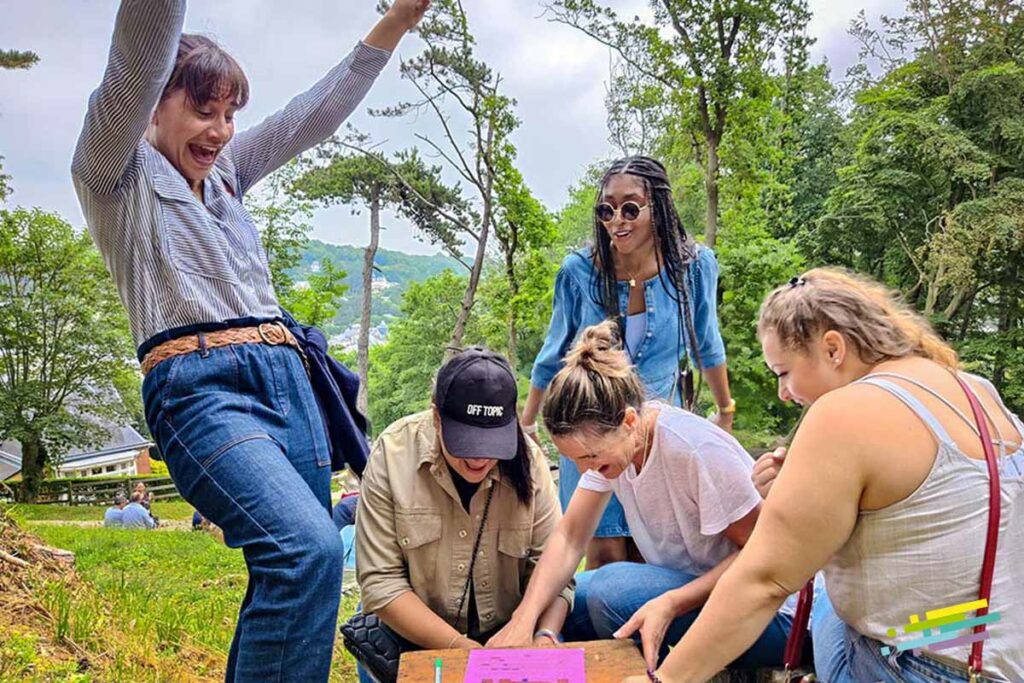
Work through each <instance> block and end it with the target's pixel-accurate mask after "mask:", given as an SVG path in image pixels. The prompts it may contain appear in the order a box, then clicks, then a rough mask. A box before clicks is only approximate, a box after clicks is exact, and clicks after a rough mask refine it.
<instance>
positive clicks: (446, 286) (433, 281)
mask: <svg viewBox="0 0 1024 683" xmlns="http://www.w3.org/2000/svg"><path fill="white" fill-rule="evenodd" d="M465 289H466V278H465V277H458V276H457V275H455V273H453V272H452V271H450V270H446V271H444V272H442V273H441V274H440V275H436V276H434V277H432V278H429V279H427V280H424V281H423V282H420V283H413V284H412V285H410V287H409V289H408V291H406V293H405V296H404V297H403V299H402V314H403V315H402V318H400V319H399V320H398V321H397V322H395V324H394V325H392V326H391V333H390V335H389V339H388V343H387V344H383V345H381V346H375V347H374V348H372V349H370V361H371V362H370V395H371V396H373V401H372V402H371V403H370V421H371V423H372V424H373V426H374V431H379V430H381V429H384V428H385V427H387V426H388V425H389V424H391V423H392V422H394V421H395V420H397V419H399V418H400V417H403V416H404V415H408V414H410V413H413V412H416V411H419V410H424V409H426V408H427V407H429V405H430V399H431V393H430V391H431V386H432V385H433V381H434V376H435V375H436V374H437V370H438V368H440V367H441V364H442V362H443V361H444V357H445V354H446V350H447V347H446V344H447V341H448V339H449V335H450V334H451V321H452V320H453V319H455V317H456V316H457V315H458V313H459V310H461V305H462V304H461V301H462V294H463V292H464V291H465ZM464 340H465V342H466V343H467V344H479V343H483V342H484V341H485V340H484V337H483V335H482V333H481V331H480V329H479V325H478V321H477V311H476V310H474V312H473V315H472V316H470V317H469V319H468V320H467V321H466V329H465V334H464Z"/></svg>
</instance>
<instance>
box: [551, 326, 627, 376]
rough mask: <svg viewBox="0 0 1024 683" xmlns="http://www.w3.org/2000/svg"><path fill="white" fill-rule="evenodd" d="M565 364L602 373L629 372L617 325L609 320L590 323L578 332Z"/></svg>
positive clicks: (617, 373)
mask: <svg viewBox="0 0 1024 683" xmlns="http://www.w3.org/2000/svg"><path fill="white" fill-rule="evenodd" d="M565 364H566V366H569V367H580V368H583V369H584V370H588V371H593V372H598V373H600V374H602V375H608V376H621V375H623V374H628V373H629V372H630V368H631V364H630V361H629V356H627V355H626V352H625V351H623V349H622V342H621V340H620V338H619V330H618V326H616V325H615V323H613V322H612V321H610V320H605V321H604V322H602V323H599V324H597V325H591V326H590V327H587V328H586V329H584V330H583V332H582V334H580V338H579V341H577V342H576V346H574V347H573V349H572V351H571V352H570V353H569V354H568V355H567V356H566V358H565Z"/></svg>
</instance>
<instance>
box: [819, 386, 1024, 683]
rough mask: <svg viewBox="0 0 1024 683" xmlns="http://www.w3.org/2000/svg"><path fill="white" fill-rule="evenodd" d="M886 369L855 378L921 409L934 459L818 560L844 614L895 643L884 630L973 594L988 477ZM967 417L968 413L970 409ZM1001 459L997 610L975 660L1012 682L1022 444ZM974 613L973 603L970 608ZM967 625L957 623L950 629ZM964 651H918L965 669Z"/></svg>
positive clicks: (1022, 555) (1023, 526)
mask: <svg viewBox="0 0 1024 683" xmlns="http://www.w3.org/2000/svg"><path fill="white" fill-rule="evenodd" d="M889 377H892V378H893V379H887V378H885V377H883V376H882V375H881V373H878V374H875V375H869V376H868V377H867V378H865V379H863V380H861V382H862V383H865V384H871V385H874V386H877V387H879V388H880V389H882V390H884V391H887V392H889V393H890V394H892V395H893V396H895V397H896V398H898V399H900V400H901V401H903V403H904V404H906V405H907V406H908V407H909V408H910V409H911V410H913V411H914V412H915V413H916V414H917V415H918V417H920V418H921V421H922V422H924V424H925V425H927V426H928V428H929V429H930V430H931V432H932V434H934V435H935V439H936V441H937V442H938V447H937V449H936V453H935V463H934V464H933V465H932V469H931V471H930V472H929V473H928V476H927V477H926V478H925V480H924V481H923V482H922V483H921V485H920V486H919V487H918V488H917V490H915V491H914V492H913V493H911V494H910V495H909V496H907V497H906V498H904V499H903V500H901V501H899V502H896V503H893V504H892V505H889V506H888V507H884V508H882V509H879V510H870V511H868V510H864V511H861V513H860V515H859V516H858V520H857V525H856V527H854V530H853V534H851V536H850V538H849V539H848V540H847V541H846V543H845V544H844V545H843V547H842V548H840V549H839V551H838V552H837V553H836V554H835V555H834V556H833V558H832V560H831V561H830V562H829V564H828V565H826V567H825V585H826V588H827V590H828V595H829V598H830V599H831V601H832V604H833V606H834V607H835V611H836V614H838V615H839V617H840V618H841V619H842V620H843V621H844V622H846V623H847V624H848V625H849V626H851V627H852V628H853V629H854V630H856V631H857V632H858V633H860V634H863V635H865V636H867V637H869V638H873V639H875V640H877V641H881V642H884V643H886V644H888V645H890V646H895V645H898V644H899V643H902V642H905V641H907V640H908V639H910V636H907V635H902V633H901V635H900V636H899V637H898V638H892V637H890V636H889V634H888V630H889V629H890V628H892V629H897V630H898V631H899V632H902V630H903V629H902V627H903V625H904V624H906V623H907V622H908V620H909V618H910V615H912V614H916V615H918V617H919V618H920V620H921V621H924V620H925V619H926V616H925V613H926V612H928V611H931V610H937V609H941V608H943V607H950V606H952V605H958V604H962V603H965V602H973V601H975V600H977V599H978V590H979V587H980V586H979V582H980V579H981V564H982V558H983V557H984V555H985V537H986V529H987V526H988V512H989V506H988V500H989V490H988V486H989V476H988V466H987V463H986V462H985V460H984V459H981V460H977V459H974V458H969V457H968V456H967V455H966V454H965V453H964V452H963V451H962V450H961V449H960V447H959V446H958V445H957V444H956V442H955V441H953V440H952V439H951V438H950V436H949V434H948V433H947V432H946V430H945V429H944V428H943V427H942V425H941V424H940V423H939V421H938V420H937V419H936V418H935V417H934V415H933V414H932V413H931V412H930V411H929V410H928V409H927V408H925V407H924V405H923V404H922V403H921V402H920V401H919V400H918V399H917V397H915V396H914V395H913V394H911V393H910V391H908V390H907V388H906V386H907V385H906V384H905V383H904V381H902V380H906V381H908V382H911V383H913V381H912V380H909V379H907V378H902V379H901V378H897V377H896V376H894V375H889ZM965 377H966V375H965ZM970 377H971V379H972V380H973V381H972V382H971V383H972V384H973V385H974V386H979V385H980V386H983V387H984V388H985V389H986V390H987V391H989V392H990V393H991V394H992V396H993V397H995V399H996V401H997V404H998V405H999V406H1000V407H1001V409H1002V410H1003V412H1004V413H1005V414H1006V416H1007V418H1008V419H1009V420H1010V422H1011V423H1012V424H1013V425H1014V426H1015V427H1016V428H1017V430H1018V432H1020V433H1021V434H1024V424H1021V421H1020V420H1019V419H1018V418H1017V417H1016V416H1015V415H1012V414H1011V413H1010V412H1009V411H1008V410H1006V407H1005V406H1004V405H1003V403H1002V401H1001V400H1000V399H999V395H998V393H997V392H996V390H995V387H993V386H992V384H991V383H989V382H988V381H987V380H984V379H982V378H978V377H973V376H970ZM894 380H895V381H894ZM901 385H902V386H901ZM966 417H967V419H971V416H970V414H968V415H967V416H966ZM971 423H972V424H973V420H971ZM993 436H995V435H993ZM1003 437H1004V438H1006V439H1008V440H1010V441H1013V440H1015V439H1017V438H1018V436H1017V435H1009V434H1004V435H1003ZM999 465H1000V482H999V486H1000V491H1001V498H1002V511H1001V515H1000V522H999V541H998V548H997V551H996V563H995V573H994V578H993V581H992V598H991V603H990V605H989V613H990V614H991V613H993V612H998V613H999V621H997V622H995V623H992V624H988V625H987V627H986V628H987V631H988V633H989V638H988V640H986V641H985V649H984V653H983V656H982V665H983V666H984V673H985V674H986V675H987V676H994V677H1000V678H1002V679H1005V680H1008V681H1014V682H1017V681H1024V448H1019V449H1017V450H1016V451H1015V452H1013V453H1007V454H1005V455H1004V456H1003V457H1001V458H999ZM973 616H974V614H973V612H971V613H970V614H969V615H968V617H973ZM965 618H966V617H965ZM937 632H938V631H937V629H933V630H932V633H933V634H934V633H937ZM968 633H969V631H967V630H961V631H959V632H957V633H951V634H950V635H952V636H964V635H967V634H968ZM918 635H919V636H923V635H924V634H918ZM936 646H937V647H940V646H941V645H939V644H936ZM969 653H970V645H959V646H956V647H952V648H949V649H942V650H939V651H931V650H928V649H922V650H921V654H922V655H924V656H928V657H931V658H933V659H936V660H939V661H940V662H942V663H944V664H948V665H951V666H954V667H957V668H960V669H965V668H966V665H967V656H968V654H969Z"/></svg>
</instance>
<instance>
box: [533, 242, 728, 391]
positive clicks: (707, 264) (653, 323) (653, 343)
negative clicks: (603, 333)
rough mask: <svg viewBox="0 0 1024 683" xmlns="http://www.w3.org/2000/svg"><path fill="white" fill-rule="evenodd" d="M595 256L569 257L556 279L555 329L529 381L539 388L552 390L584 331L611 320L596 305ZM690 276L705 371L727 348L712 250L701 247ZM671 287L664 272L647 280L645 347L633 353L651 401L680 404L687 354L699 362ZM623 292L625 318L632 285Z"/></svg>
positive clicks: (622, 286) (583, 253)
mask: <svg viewBox="0 0 1024 683" xmlns="http://www.w3.org/2000/svg"><path fill="white" fill-rule="evenodd" d="M591 254H592V251H591V248H590V247H586V248H583V249H580V250H579V251H576V252H573V253H571V254H569V255H568V256H567V257H566V258H565V260H564V261H562V267H561V269H559V271H558V276H557V277H556V278H555V298H554V307H553V310H552V314H551V325H550V327H548V334H547V338H546V339H545V340H544V346H543V347H541V350H540V353H539V354H538V355H537V358H536V360H534V363H533V373H532V375H531V379H530V381H531V383H532V384H533V386H535V387H537V388H539V389H547V387H548V385H549V384H551V380H552V379H554V376H555V373H557V372H558V370H559V369H561V367H562V362H563V359H564V358H565V355H566V353H568V351H569V349H570V348H572V345H573V344H574V343H575V341H576V338H577V337H578V336H579V334H580V332H582V331H583V329H584V328H586V327H589V326H590V325H596V324H597V323H599V322H601V321H602V320H604V319H605V318H607V312H606V311H605V310H604V305H603V304H602V303H601V302H600V301H597V300H595V295H596V290H595V287H594V284H595V282H596V278H597V277H598V273H597V271H596V270H595V268H594V262H593V259H592V258H591ZM688 277H689V285H690V301H691V314H692V315H693V328H694V333H695V336H696V338H697V345H698V347H699V351H700V361H701V363H700V364H701V366H702V367H703V369H708V368H713V367H717V366H719V365H721V364H722V363H724V362H725V344H724V343H723V342H722V333H721V331H720V330H719V329H718V314H717V310H716V298H715V295H716V291H717V289H718V261H717V260H716V259H715V253H714V252H713V251H712V250H711V249H709V248H707V247H704V246H698V249H697V258H696V260H694V261H693V262H692V263H691V264H690V268H689V272H688ZM668 286H670V283H669V279H668V274H667V272H666V271H665V270H662V272H661V273H660V274H659V275H656V276H654V277H653V278H651V279H650V280H646V281H644V283H643V288H644V302H645V307H646V309H647V311H646V313H647V315H646V327H647V330H646V332H645V334H644V340H643V342H642V343H641V344H640V346H639V348H637V349H635V350H632V354H633V363H634V364H635V365H636V368H637V372H638V373H639V374H640V379H641V380H643V383H644V385H645V386H646V387H647V390H648V393H649V397H650V398H662V399H665V400H669V401H674V402H678V396H676V395H675V394H676V393H678V392H676V391H675V388H676V386H677V382H676V380H677V378H678V375H679V361H680V360H681V358H682V354H683V350H684V349H686V350H687V351H689V354H690V358H691V360H692V361H693V363H694V365H696V363H697V359H696V354H694V353H693V350H692V349H689V348H688V346H689V345H688V344H687V340H686V338H685V336H684V335H683V334H681V333H680V329H679V308H678V305H677V304H676V301H675V300H674V298H673V296H674V295H673V294H670V293H669V290H668V289H667V287H668ZM618 291H619V311H621V312H622V313H623V314H625V313H626V311H627V310H628V308H629V283H628V282H619V283H618Z"/></svg>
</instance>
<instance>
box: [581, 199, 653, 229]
mask: <svg viewBox="0 0 1024 683" xmlns="http://www.w3.org/2000/svg"><path fill="white" fill-rule="evenodd" d="M647 206H648V205H647V204H644V205H643V206H641V205H640V204H637V203H636V202H632V201H630V202H622V205H621V206H620V207H619V208H615V207H614V206H612V205H611V204H609V203H608V202H601V203H600V204H598V205H597V206H595V207H594V215H595V216H597V220H599V221H601V222H602V223H605V224H607V223H611V222H612V221H614V220H615V217H616V216H618V215H619V214H620V213H621V215H622V220H624V221H630V222H632V221H635V220H636V219H637V218H640V212H641V211H643V210H644V209H646V208H647Z"/></svg>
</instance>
